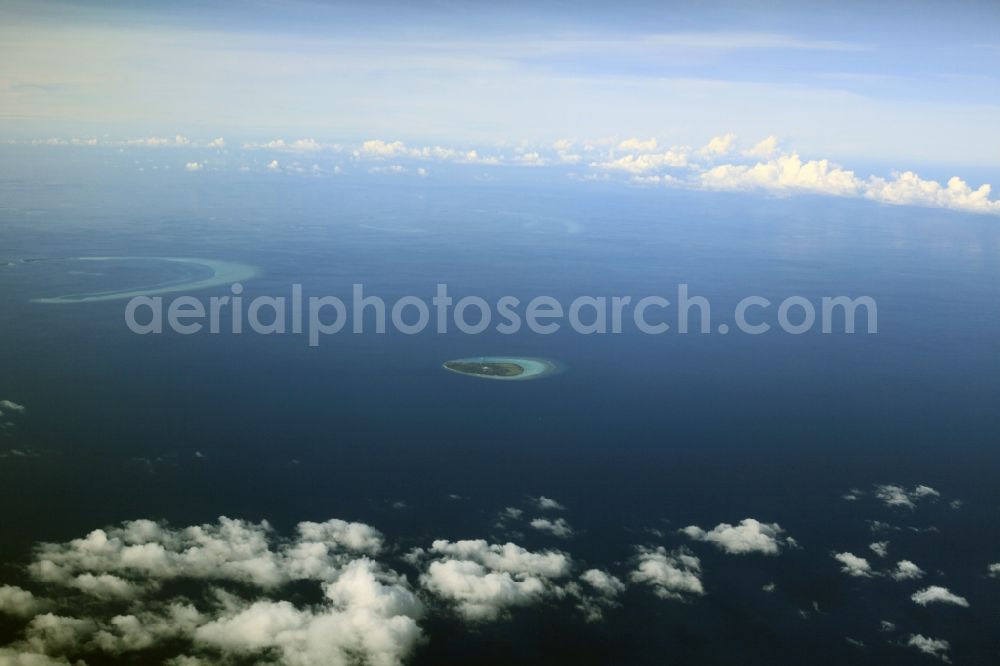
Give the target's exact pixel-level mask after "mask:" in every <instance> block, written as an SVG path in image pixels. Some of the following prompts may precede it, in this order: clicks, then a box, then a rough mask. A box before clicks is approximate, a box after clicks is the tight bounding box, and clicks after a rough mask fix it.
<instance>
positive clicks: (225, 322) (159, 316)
mask: <svg viewBox="0 0 1000 666" xmlns="http://www.w3.org/2000/svg"><path fill="white" fill-rule="evenodd" d="M230 292H231V293H230V294H228V295H225V296H211V297H208V298H205V299H200V298H197V297H195V296H190V295H185V296H178V297H176V298H164V297H162V296H137V297H135V298H132V299H131V300H129V302H128V304H127V305H126V307H125V322H126V324H127V325H128V328H129V330H131V331H132V332H133V333H137V334H140V335H148V334H158V333H163V332H164V330H169V331H172V332H174V333H177V334H181V335H192V334H196V333H202V332H205V331H207V332H208V333H210V334H220V333H227V334H229V333H232V334H241V333H246V332H253V333H256V334H259V335H283V334H287V333H291V334H293V335H305V336H307V337H308V343H309V346H310V347H316V346H319V344H320V341H321V340H322V339H323V337H324V336H330V335H335V334H338V333H342V332H345V331H347V332H351V333H355V334H364V333H376V334H384V333H386V332H387V330H389V327H391V328H392V330H394V331H397V332H399V333H402V334H405V335H416V334H419V333H423V332H425V331H426V330H427V329H428V327H432V330H433V331H434V332H436V333H439V334H444V333H448V332H450V331H458V332H460V333H464V334H467V335H478V334H480V333H483V332H485V331H487V330H488V329H490V328H491V327H492V328H493V329H494V330H496V331H497V332H498V333H501V334H505V335H513V334H515V333H519V332H521V331H522V330H523V329H525V328H526V329H527V330H528V331H530V332H532V333H536V334H538V335H551V334H553V333H556V332H558V331H560V330H562V329H564V328H568V329H569V330H572V331H574V332H576V333H579V334H581V335H601V334H613V335H615V334H621V333H624V332H627V331H628V330H629V329H632V330H634V331H638V332H639V333H644V334H647V335H663V334H666V333H671V332H673V333H680V334H687V333H699V334H708V333H715V334H720V335H725V334H728V333H730V332H739V333H743V334H746V335H762V334H764V333H768V332H769V331H774V330H777V331H781V332H783V333H787V334H791V335H801V334H803V333H807V332H809V331H815V330H818V331H820V332H821V333H835V332H836V333H854V332H855V331H856V330H859V329H860V330H862V331H863V332H865V333H868V334H873V333H877V332H878V307H877V304H876V302H875V300H874V299H873V298H871V297H870V296H855V297H850V296H823V297H820V298H813V299H809V298H806V297H804V296H788V297H787V298H784V299H782V300H780V301H777V302H773V301H772V300H771V299H768V298H765V297H763V296H747V297H745V298H743V299H742V300H740V301H739V302H738V303H737V304H736V306H735V308H732V311H731V312H730V313H729V317H728V320H727V321H718V320H713V318H712V315H713V310H712V305H711V303H710V302H709V300H708V299H707V298H705V297H704V296H697V295H692V294H691V293H690V289H689V287H688V285H687V284H684V283H681V284H678V285H677V289H676V291H675V293H674V295H673V296H674V297H673V298H672V299H670V298H667V297H665V296H662V295H647V296H639V297H637V296H578V297H576V298H574V299H572V300H571V301H569V302H564V301H562V300H560V299H557V298H555V297H552V296H535V297H534V298H531V299H528V300H525V299H521V298H517V297H515V296H502V297H500V298H497V299H495V300H493V301H488V300H487V299H485V298H482V297H479V296H463V297H461V298H458V299H457V300H456V299H455V298H454V297H453V296H452V295H451V294H449V292H448V285H446V284H438V285H437V288H436V293H435V295H434V296H433V297H432V298H430V303H428V302H427V300H426V299H424V298H421V297H418V296H403V297H400V298H397V299H394V300H391V302H386V299H383V298H381V297H380V296H378V295H376V294H367V293H365V289H364V285H361V284H354V285H353V286H352V290H351V296H350V298H347V299H343V298H339V297H337V296H308V297H306V296H304V294H303V290H302V285H301V284H294V285H292V287H291V290H290V295H289V296H265V295H262V296H255V297H254V298H252V299H249V298H245V297H244V296H243V285H242V284H240V283H236V284H233V285H232V286H231V288H230Z"/></svg>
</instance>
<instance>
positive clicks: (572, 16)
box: [0, 0, 1000, 169]
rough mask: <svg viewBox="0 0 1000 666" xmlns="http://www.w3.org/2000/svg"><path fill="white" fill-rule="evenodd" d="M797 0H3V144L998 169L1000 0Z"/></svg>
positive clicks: (0, 72)
mask: <svg viewBox="0 0 1000 666" xmlns="http://www.w3.org/2000/svg"><path fill="white" fill-rule="evenodd" d="M808 4H809V3H785V2H768V3H753V2H751V3H740V4H735V3H721V2H709V3H697V6H696V7H688V6H687V3H614V4H613V5H604V4H593V5H588V4H587V3H582V4H580V3H541V4H535V3H514V4H507V3H504V4H503V5H502V6H499V5H498V6H487V7H478V6H475V5H472V6H470V5H469V4H467V3H453V2H436V3H420V5H419V6H412V5H410V4H406V3H398V4H397V3H377V4H374V5H372V4H363V3H320V2H280V3H279V2H267V1H260V2H253V3H245V4H244V3H240V4H239V5H237V4H233V3H226V2H218V1H216V2H207V3H196V2H180V3H170V5H169V6H166V5H164V6H148V5H145V4H138V3H136V4H131V3H111V2H82V3H58V2H42V3H38V2H21V1H19V0H13V1H7V2H4V3H2V4H0V138H6V139H18V138H20V139H23V138H47V137H53V136H55V137H63V138H70V137H75V136H111V137H116V138H124V137H135V136H147V135H155V134H166V135H168V136H173V135H175V134H178V133H179V134H184V135H188V136H204V137H206V138H209V137H214V136H216V135H220V136H221V135H225V136H227V137H228V136H238V137H241V138H242V139H253V138H257V139H261V140H264V139H273V138H274V136H281V135H282V134H284V133H290V134H293V135H296V136H304V137H314V138H315V139H318V140H331V141H358V142H360V141H364V140H371V139H379V140H385V141H394V140H403V141H407V142H429V143H439V144H446V145H450V146H488V145H496V144H507V145H516V144H517V143H518V142H533V143H539V144H549V143H552V142H555V141H558V140H576V141H583V140H598V139H601V138H607V137H614V138H618V139H619V140H624V139H627V138H629V137H657V138H658V139H659V140H660V141H661V143H664V144H667V145H671V144H678V145H692V146H698V145H702V144H703V143H705V142H706V141H707V140H708V139H709V138H711V137H714V136H720V135H722V136H724V135H726V134H728V133H734V134H736V135H737V136H739V137H741V138H746V140H750V139H753V140H754V141H757V140H760V139H763V138H765V137H768V136H770V135H776V136H778V137H780V138H781V140H782V141H783V142H785V143H786V144H788V145H794V146H795V148H796V149H797V150H799V151H801V152H802V153H803V154H804V155H808V156H811V157H821V158H831V159H836V160H841V161H850V160H853V161H856V162H857V161H866V162H878V163H882V164H889V165H891V166H892V168H896V169H906V168H913V167H914V166H916V165H955V166H965V167H970V168H972V167H996V166H1000V123H998V122H997V121H996V119H997V118H1000V80H998V74H997V72H1000V36H998V35H1000V31H998V30H997V28H998V27H1000V5H996V3H989V2H980V3H971V2H966V3H940V4H936V5H935V4H929V3H921V2H913V3H906V4H905V6H904V4H903V3H889V4H884V5H881V6H878V7H873V6H871V3H850V2H849V3H837V5H836V6H835V7H834V6H827V7H823V8H819V7H810V6H808ZM803 5H807V6H803Z"/></svg>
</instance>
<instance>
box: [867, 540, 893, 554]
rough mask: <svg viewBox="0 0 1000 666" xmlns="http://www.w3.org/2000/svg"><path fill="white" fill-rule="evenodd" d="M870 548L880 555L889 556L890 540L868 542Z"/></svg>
mask: <svg viewBox="0 0 1000 666" xmlns="http://www.w3.org/2000/svg"><path fill="white" fill-rule="evenodd" d="M868 548H869V549H870V550H871V551H872V552H873V553H875V554H876V555H878V556H879V557H888V556H889V542H888V541H876V542H874V543H870V544H868Z"/></svg>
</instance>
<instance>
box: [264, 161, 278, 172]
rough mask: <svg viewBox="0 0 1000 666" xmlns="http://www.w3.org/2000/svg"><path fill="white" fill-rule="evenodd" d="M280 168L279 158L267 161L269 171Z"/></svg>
mask: <svg viewBox="0 0 1000 666" xmlns="http://www.w3.org/2000/svg"><path fill="white" fill-rule="evenodd" d="M280 168H281V165H279V164H278V160H271V161H270V162H268V163H267V170H268V171H278V170H279V169H280Z"/></svg>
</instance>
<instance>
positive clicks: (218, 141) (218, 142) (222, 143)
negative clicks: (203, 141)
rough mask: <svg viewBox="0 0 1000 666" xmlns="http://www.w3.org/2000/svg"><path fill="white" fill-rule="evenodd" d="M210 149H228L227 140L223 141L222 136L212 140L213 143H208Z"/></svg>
mask: <svg viewBox="0 0 1000 666" xmlns="http://www.w3.org/2000/svg"><path fill="white" fill-rule="evenodd" d="M208 147H209V148H225V147H226V140H225V139H223V138H222V137H221V136H220V137H217V138H215V139H212V140H211V141H209V142H208Z"/></svg>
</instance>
